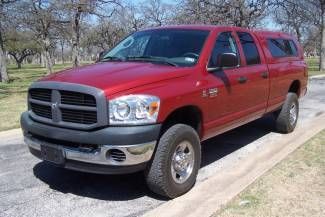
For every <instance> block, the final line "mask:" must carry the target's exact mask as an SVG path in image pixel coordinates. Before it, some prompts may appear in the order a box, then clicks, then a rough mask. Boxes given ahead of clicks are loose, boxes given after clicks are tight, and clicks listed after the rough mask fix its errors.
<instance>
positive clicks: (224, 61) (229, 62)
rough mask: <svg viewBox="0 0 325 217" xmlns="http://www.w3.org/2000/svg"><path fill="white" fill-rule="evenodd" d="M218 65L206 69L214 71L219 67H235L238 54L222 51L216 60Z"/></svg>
mask: <svg viewBox="0 0 325 217" xmlns="http://www.w3.org/2000/svg"><path fill="white" fill-rule="evenodd" d="M215 62H216V63H217V66H218V67H213V68H208V71H215V70H217V69H220V68H227V67H236V66H238V65H239V60H238V56H237V54H235V53H222V54H220V55H218V57H217V59H216V61H215Z"/></svg>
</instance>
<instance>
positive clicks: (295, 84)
mask: <svg viewBox="0 0 325 217" xmlns="http://www.w3.org/2000/svg"><path fill="white" fill-rule="evenodd" d="M300 89H301V82H300V81H299V80H293V81H292V82H291V84H290V87H289V90H288V93H295V94H297V96H298V97H299V96H300Z"/></svg>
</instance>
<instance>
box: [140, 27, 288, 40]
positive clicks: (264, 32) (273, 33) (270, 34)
mask: <svg viewBox="0 0 325 217" xmlns="http://www.w3.org/2000/svg"><path fill="white" fill-rule="evenodd" d="M150 29H193V30H209V31H211V30H217V29H232V30H235V31H240V30H242V31H251V32H253V33H255V34H256V35H258V36H259V37H261V38H269V37H274V38H279V37H281V38H290V39H291V38H294V37H293V36H291V35H289V34H286V33H283V32H279V31H268V30H254V29H247V28H243V27H236V26H217V25H199V24H190V25H167V26H159V27H153V28H147V29H144V30H150Z"/></svg>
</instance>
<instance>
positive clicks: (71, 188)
mask: <svg viewBox="0 0 325 217" xmlns="http://www.w3.org/2000/svg"><path fill="white" fill-rule="evenodd" d="M309 88H310V90H309V93H308V95H307V96H306V97H305V98H304V99H303V100H302V102H301V113H300V115H301V116H300V121H299V124H303V122H304V121H306V120H308V119H310V118H314V117H317V116H318V115H320V114H322V113H325V79H317V80H312V81H311V82H310V87H309ZM324 126H325V124H324ZM272 129H273V126H272V117H271V116H268V117H265V118H263V119H261V120H258V121H255V122H253V123H250V124H248V125H245V126H243V127H240V128H238V129H236V130H233V131H231V132H228V133H226V134H223V135H220V136H218V137H216V138H213V139H211V140H209V141H206V142H205V143H204V146H203V163H202V168H201V170H200V173H199V177H198V182H197V185H199V184H200V182H202V181H203V180H205V179H207V178H209V177H211V176H212V175H213V174H214V173H216V172H218V171H219V170H222V168H223V167H224V166H225V165H227V163H230V162H231V161H234V160H236V159H239V158H242V157H245V156H249V154H250V153H251V152H252V149H257V148H261V147H263V146H264V145H267V141H269V139H272V138H274V137H281V136H282V135H281V134H276V133H274V132H272ZM248 144H249V146H248ZM164 202H165V201H164V200H163V199H162V198H160V197H157V196H156V195H154V194H152V193H151V192H150V191H149V190H148V189H147V187H146V185H145V181H144V178H143V176H142V174H141V173H137V174H132V175H123V176H104V175H94V174H85V173H80V172H74V171H67V170H64V169H60V168H56V167H52V166H50V165H48V164H46V163H44V162H41V161H39V160H37V159H36V158H34V157H33V156H31V154H29V152H28V151H27V148H26V146H25V145H24V144H23V142H22V137H21V135H20V134H14V135H9V136H1V137H0V216H1V217H2V216H10V217H14V216H78V217H80V216H87V217H90V216H117V217H119V216H139V215H141V214H143V213H144V212H146V211H147V210H150V209H153V208H155V207H157V206H159V205H160V204H162V203H164Z"/></svg>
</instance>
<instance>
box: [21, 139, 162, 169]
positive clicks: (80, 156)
mask: <svg viewBox="0 0 325 217" xmlns="http://www.w3.org/2000/svg"><path fill="white" fill-rule="evenodd" d="M24 141H25V143H26V144H27V145H28V146H29V148H31V149H35V150H37V151H41V144H42V145H47V146H55V147H57V148H59V149H61V150H62V151H63V155H64V157H65V158H66V159H69V160H74V161H79V162H86V163H93V164H101V165H113V166H130V165H137V164H141V163H145V162H147V161H149V160H150V159H151V156H152V154H153V152H154V149H155V146H156V143H157V142H156V141H152V142H148V143H142V144H135V145H125V146H124V145H103V146H100V148H98V149H96V150H94V151H91V152H85V151H82V150H79V149H78V148H70V147H66V146H61V145H60V144H52V143H48V142H44V141H41V140H38V139H36V138H33V137H29V136H24ZM112 150H114V151H116V150H119V151H121V152H123V153H124V155H125V160H123V161H120V160H118V161H117V160H116V159H114V158H113V157H112V156H111V154H110V152H111V151H112ZM121 152H119V153H121ZM123 159H124V156H123Z"/></svg>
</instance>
